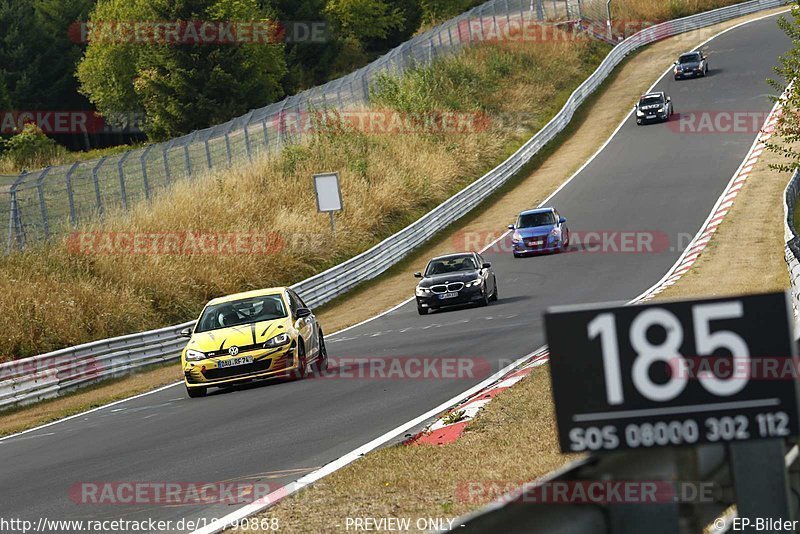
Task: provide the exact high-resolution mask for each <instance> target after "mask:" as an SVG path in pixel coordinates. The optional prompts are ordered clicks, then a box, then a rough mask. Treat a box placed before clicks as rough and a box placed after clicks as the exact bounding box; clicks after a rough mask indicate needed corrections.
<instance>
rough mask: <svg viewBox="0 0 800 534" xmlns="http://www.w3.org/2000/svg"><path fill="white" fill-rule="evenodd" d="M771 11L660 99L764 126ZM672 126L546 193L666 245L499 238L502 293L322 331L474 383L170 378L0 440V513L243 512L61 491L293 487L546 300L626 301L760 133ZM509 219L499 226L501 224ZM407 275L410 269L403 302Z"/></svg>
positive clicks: (595, 224) (445, 395) (358, 349)
mask: <svg viewBox="0 0 800 534" xmlns="http://www.w3.org/2000/svg"><path fill="white" fill-rule="evenodd" d="M775 20H776V17H770V18H768V19H764V20H761V21H758V22H754V23H752V24H748V25H745V26H743V27H740V28H738V29H736V30H733V31H730V32H728V33H725V34H723V35H722V36H720V37H719V38H717V39H715V40H713V41H711V42H710V43H708V44H707V45H706V46H704V50H706V51H707V52H708V55H709V56H710V57H709V64H710V66H711V69H712V70H711V72H710V74H709V76H708V77H707V78H701V79H695V80H685V81H680V82H675V81H673V79H672V76H671V75H669V76H667V77H665V78H664V79H663V80H662V81H661V82H660V83H659V84H658V86H657V89H659V90H666V91H667V92H668V93H669V94H670V96H671V97H672V101H673V103H674V106H675V111H676V113H687V112H692V111H701V112H702V111H708V112H723V113H727V112H733V111H736V112H759V113H761V115H760V119H759V120H758V121H757V122H758V124H759V125H760V124H761V122H763V120H764V117H765V114H766V112H768V111H769V109H770V108H771V107H772V103H771V101H770V100H769V98H768V95H769V94H770V93H771V89H770V88H769V87H768V85H767V84H766V83H765V81H764V80H765V79H766V78H768V77H770V76H772V75H773V72H772V66H773V65H774V64H776V63H777V57H778V56H779V55H780V54H782V53H784V52H785V51H786V50H788V48H789V47H790V44H791V43H790V41H789V39H787V38H786V37H785V36H784V35H783V33H782V32H781V31H780V30H779V28H778V27H777V25H776V24H775ZM667 66H668V65H664V68H665V69H666V68H667ZM631 104H632V103H631ZM679 120H680V119H679V118H678V117H675V118H673V121H672V122H671V123H669V124H653V125H647V126H637V125H636V123H635V120H634V119H633V117H631V118H629V119H628V121H627V122H626V124H625V125H624V127H622V128H621V129H620V130H619V132H618V133H617V134H616V136H615V137H614V139H613V140H612V141H611V142H610V143H609V144H608V145H607V146H606V148H605V150H604V151H603V152H602V153H601V154H599V155H598V157H596V158H595V159H594V160H593V161H592V162H591V163H590V164H589V165H588V166H587V167H586V168H585V169H584V170H583V171H582V172H581V173H580V174H579V175H578V176H577V177H576V178H575V179H574V180H572V181H571V182H570V183H569V184H568V185H567V186H566V187H564V188H563V189H562V190H561V191H560V192H559V193H558V195H556V197H555V198H554V199H553V201H552V204H553V205H555V206H556V207H557V208H558V209H559V211H560V212H561V213H562V215H564V216H565V217H567V219H568V224H569V226H570V229H571V230H572V232H573V234H576V235H579V234H580V233H586V232H592V231H594V232H612V231H629V232H639V233H640V234H639V235H642V234H641V233H647V232H655V233H656V234H655V239H654V241H653V243H654V244H655V246H657V247H658V248H662V247H661V245H662V244H665V246H664V247H663V250H659V251H658V252H645V251H641V252H638V253H637V252H625V253H622V252H613V251H608V252H605V253H602V252H591V251H590V250H587V249H596V248H597V243H596V242H595V243H592V242H590V243H588V244H586V243H584V244H583V245H581V246H577V247H576V250H574V251H571V252H567V253H562V254H555V255H549V256H541V257H531V258H523V259H514V258H512V256H511V254H510V252H507V250H508V249H507V248H506V251H500V252H488V253H486V254H485V257H486V259H487V260H488V261H491V262H492V264H493V266H494V268H495V271H496V273H497V278H498V285H499V288H500V301H499V302H496V303H493V304H491V305H490V306H489V307H486V308H461V309H454V310H451V311H440V312H437V313H434V314H431V315H428V316H425V317H421V316H418V315H417V311H416V309H415V307H414V304H413V303H410V304H407V305H405V306H403V307H401V308H399V309H398V310H396V311H394V312H392V313H390V314H387V315H385V316H383V317H381V318H379V319H376V320H374V321H371V322H369V323H366V324H364V325H361V326H359V327H357V328H354V329H351V330H349V331H346V332H344V333H342V334H340V335H338V336H333V337H329V339H328V348H329V353H330V356H331V357H332V358H333V359H337V358H359V357H371V358H390V357H416V358H419V357H424V358H430V359H440V358H458V359H464V358H468V359H471V358H475V360H468V361H475V362H478V363H479V364H480V362H486V363H487V368H482V367H481V366H480V365H477V367H476V368H475V369H476V371H477V372H476V373H475V376H474V377H473V378H466V377H461V378H447V379H436V378H423V379H370V378H346V377H339V375H338V374H337V372H336V371H335V370H334V371H333V372H332V373H331V376H330V378H323V379H314V380H306V381H302V382H285V383H275V384H269V385H258V386H256V387H253V386H248V387H241V388H237V389H235V390H233V391H224V392H223V391H219V390H212V392H211V394H210V395H209V397H207V398H204V399H193V400H190V399H188V398H187V397H186V394H185V392H184V389H183V386H176V387H171V388H167V389H165V390H163V391H160V392H158V393H155V394H151V395H146V396H143V397H140V398H137V399H134V400H131V401H128V402H125V403H122V404H118V405H116V406H112V407H109V408H105V409H102V410H99V411H96V412H93V413H91V414H88V415H86V416H82V417H78V418H75V419H72V420H69V421H66V422H64V423H59V424H56V425H52V426H49V427H47V428H44V429H41V430H37V431H35V432H31V433H28V434H24V435H22V436H18V437H13V438H10V439H7V440H5V441H0V464H1V465H2V466H3V467H2V469H0V487H2V488H3V491H2V499H0V517H4V518H26V519H31V520H33V521H34V522H35V521H38V519H39V518H40V517H45V518H49V519H120V518H121V519H130V520H134V519H136V520H142V519H147V518H154V519H172V520H178V519H181V518H198V517H206V518H212V517H222V516H223V515H225V514H227V513H230V512H232V511H233V510H235V509H236V508H238V506H236V505H211V506H164V505H157V504H154V505H149V506H148V505H85V504H76V503H75V502H73V501H72V500H71V499H70V493H69V491H70V488H73V487H75V486H74V485H75V484H77V483H80V482H111V481H114V482H164V481H182V482H197V483H200V482H212V481H223V480H244V481H248V482H255V481H260V482H266V483H271V484H276V485H279V484H285V483H288V482H291V481H292V480H296V479H297V478H299V477H300V476H302V475H303V474H306V473H307V472H309V471H311V470H313V469H315V468H316V467H318V466H321V465H323V464H325V463H327V462H329V461H331V460H334V459H336V458H338V457H340V456H342V455H343V454H345V453H347V452H349V451H351V450H353V449H355V448H357V447H359V446H361V445H363V444H364V443H366V442H368V441H370V440H372V439H374V438H376V437H378V436H380V435H382V434H384V433H385V432H388V431H389V430H391V429H393V428H395V427H397V426H399V425H400V424H402V423H404V422H406V421H408V420H411V419H413V418H414V417H417V416H419V415H420V414H422V413H424V412H426V411H428V410H430V409H432V408H433V407H435V406H437V405H438V404H440V403H442V402H444V401H446V400H447V399H449V398H451V397H453V396H455V395H457V394H458V393H460V392H462V391H464V390H466V389H467V388H469V387H470V386H472V385H474V384H476V383H478V382H480V381H481V380H483V379H484V378H486V376H488V374H489V372H490V370H489V369H488V367H491V372H493V371H496V370H497V369H499V368H500V367H501V366H502V365H506V364H508V363H510V362H511V361H513V360H515V359H517V358H519V357H521V356H523V355H525V354H527V353H529V352H531V351H533V350H535V349H537V348H538V347H540V346H541V345H542V344H543V343H544V339H543V333H542V328H541V325H542V312H543V311H544V310H545V308H547V307H548V306H550V305H554V304H569V303H586V302H598V301H621V300H629V299H631V298H633V297H635V296H637V295H638V294H640V293H641V292H642V291H644V290H645V289H647V288H648V287H650V286H651V285H653V284H654V283H655V282H657V281H658V280H659V279H660V278H661V277H662V276H663V275H664V273H665V272H666V271H667V270H668V269H669V267H670V266H671V265H672V264H673V263H674V262H675V261H676V260H677V258H678V257H679V255H680V252H681V249H682V248H683V247H685V246H686V245H687V244H688V241H689V236H691V235H693V234H694V233H696V231H697V230H698V229H699V227H700V226H701V224H702V223H703V221H704V220H705V218H706V217H707V215H708V213H709V211H710V210H711V208H712V206H713V204H714V202H715V201H716V199H717V197H718V196H719V195H720V193H721V192H722V190H723V189H724V187H725V185H726V184H727V182H728V181H729V180H730V178H731V176H732V175H733V173H734V172H735V171H736V169H737V167H738V166H739V164H740V163H741V161H742V159H743V158H744V156H745V154H746V153H747V150H748V149H749V147H750V145H751V144H752V142H753V140H754V138H755V135H756V131H755V129H754V130H753V131H747V132H743V133H735V134H734V133H706V134H700V133H697V134H689V133H685V132H684V133H681V132H680V131H679V129H678V125H679V124H680V122H679ZM531 207H534V206H531ZM511 222H512V221H500V222H498V224H499V228H498V230H501V229H503V228H505V225H506V224H508V223H511ZM776 231H779V230H777V229H776ZM644 235H652V234H644ZM667 241H668V243H667ZM501 248H505V247H501ZM422 267H424V265H419V268H420V269H421V268H422ZM414 283H415V281H414V280H413V279H409V281H408V288H409V296H410V295H411V292H412V291H413V286H414ZM323 327H324V325H323ZM337 378H339V379H337Z"/></svg>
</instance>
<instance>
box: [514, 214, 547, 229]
mask: <svg viewBox="0 0 800 534" xmlns="http://www.w3.org/2000/svg"><path fill="white" fill-rule="evenodd" d="M555 223H556V216H555V215H554V214H553V212H552V211H546V212H543V213H523V214H522V215H520V216H519V219H518V220H517V228H534V227H536V226H545V225H548V224H555Z"/></svg>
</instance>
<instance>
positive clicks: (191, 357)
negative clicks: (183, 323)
mask: <svg viewBox="0 0 800 534" xmlns="http://www.w3.org/2000/svg"><path fill="white" fill-rule="evenodd" d="M205 359H206V355H205V354H203V353H202V352H200V351H199V350H191V349H190V350H187V351H186V361H187V362H197V361H200V360H205Z"/></svg>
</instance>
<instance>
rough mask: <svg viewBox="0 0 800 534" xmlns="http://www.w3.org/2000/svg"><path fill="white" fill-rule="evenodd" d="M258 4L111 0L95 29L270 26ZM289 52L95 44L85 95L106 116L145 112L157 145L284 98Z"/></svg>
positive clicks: (275, 47)
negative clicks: (121, 24)
mask: <svg viewBox="0 0 800 534" xmlns="http://www.w3.org/2000/svg"><path fill="white" fill-rule="evenodd" d="M271 15H272V14H271V13H268V12H267V10H266V9H264V8H263V7H261V6H259V4H258V3H257V1H256V0H177V1H176V0H140V1H138V2H130V0H108V1H107V2H102V3H100V4H98V5H97V8H96V9H95V11H94V12H93V13H92V15H91V19H90V20H91V22H92V23H93V24H95V25H102V24H103V23H104V22H112V21H193V20H194V21H197V20H202V21H221V22H222V21H268V20H271V19H272V18H273V17H272V16H271ZM285 74H286V61H285V58H284V54H283V45H282V44H277V43H270V44H265V43H247V44H241V43H237V44H225V43H220V44H207V43H202V44H197V43H193V44H178V45H176V44H167V43H154V42H149V41H148V42H146V43H141V42H125V41H123V40H120V39H117V40H113V39H97V40H95V41H92V40H91V37H90V42H89V45H88V47H87V49H86V53H85V55H84V57H83V59H82V61H81V62H80V64H79V65H78V74H77V75H78V80H79V81H80V88H81V91H82V92H83V93H84V94H85V95H87V96H88V98H89V100H90V101H91V102H92V103H93V104H94V105H95V106H97V109H98V110H99V111H100V112H101V113H102V114H103V115H104V116H114V115H115V114H127V113H130V112H132V111H143V112H144V113H145V115H146V117H147V122H146V125H145V130H146V132H147V134H148V135H149V136H150V138H151V139H153V140H160V139H165V138H169V137H174V136H178V135H181V134H184V133H187V132H189V131H191V130H193V129H197V128H203V127H206V126H209V125H213V124H218V123H221V122H224V121H226V120H229V119H231V118H233V117H235V116H238V115H241V114H244V113H245V112H247V111H248V110H249V109H252V108H255V107H260V106H264V105H267V104H269V103H271V102H274V101H275V100H277V99H278V98H280V97H281V96H282V95H283V89H282V87H281V79H282V78H283V77H284V75H285Z"/></svg>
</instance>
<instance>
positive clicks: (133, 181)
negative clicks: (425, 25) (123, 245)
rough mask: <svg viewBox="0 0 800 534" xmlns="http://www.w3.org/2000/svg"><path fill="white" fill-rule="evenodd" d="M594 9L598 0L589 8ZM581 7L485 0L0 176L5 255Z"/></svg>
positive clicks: (567, 1) (287, 138) (267, 146)
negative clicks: (299, 77)
mask: <svg viewBox="0 0 800 534" xmlns="http://www.w3.org/2000/svg"><path fill="white" fill-rule="evenodd" d="M591 1H602V0H591ZM586 3H587V2H585V1H584V2H583V3H582V2H581V1H580V0H491V1H489V2H486V3H484V4H482V5H480V6H478V7H475V8H473V9H472V10H470V11H469V12H466V13H463V14H462V15H460V16H458V17H456V18H454V19H451V20H449V21H447V22H445V23H444V24H441V25H440V26H437V27H435V28H433V29H431V30H429V31H427V32H425V33H423V34H420V35H418V36H416V37H414V38H413V39H411V40H410V41H408V42H406V43H403V44H402V45H400V46H398V47H397V48H395V49H393V50H391V51H390V52H389V53H387V54H386V55H384V56H382V57H380V58H379V59H377V60H376V61H374V62H372V63H370V64H369V65H367V66H365V67H363V68H361V69H359V70H357V71H355V72H353V73H351V74H349V75H347V76H344V77H342V78H339V79H337V80H333V81H331V82H328V83H326V84H324V85H321V86H318V87H314V88H312V89H309V90H306V91H303V92H302V93H299V94H297V95H293V96H290V97H288V98H286V99H284V100H283V101H281V102H277V103H275V104H271V105H269V106H266V107H263V108H260V109H255V110H252V111H250V112H249V113H247V114H246V115H243V116H241V117H238V118H236V119H233V120H231V121H229V122H227V123H225V124H220V125H218V126H214V127H211V128H207V129H205V130H199V131H195V132H192V133H191V134H188V135H185V136H183V137H179V138H177V139H172V140H170V141H167V142H164V143H159V144H153V145H148V146H145V147H142V148H139V149H136V150H132V151H129V152H124V153H121V154H118V155H113V156H108V157H104V158H101V159H97V160H91V161H82V162H79V163H75V164H73V165H60V166H55V167H47V168H45V169H42V170H38V171H35V172H23V173H22V174H20V175H19V176H16V177H14V176H10V177H9V176H6V177H2V176H0V183H6V184H9V183H10V184H11V185H9V186H7V190H6V191H5V192H4V194H6V195H7V197H6V199H5V200H6V201H2V200H0V217H3V218H2V219H0V220H5V221H8V232H7V244H6V252H7V253H8V252H10V251H12V250H14V249H20V248H23V247H25V246H27V245H31V244H34V243H36V242H41V241H43V240H48V239H51V238H53V237H57V236H60V235H64V234H65V233H67V232H69V231H70V230H71V229H72V228H73V227H75V225H77V224H78V223H81V222H86V221H92V220H97V219H98V218H102V217H103V215H104V213H106V212H108V211H109V210H116V209H123V210H124V209H128V208H129V207H130V206H133V205H134V204H136V203H137V202H140V201H142V200H148V199H150V198H151V197H152V196H153V195H154V194H156V193H157V192H158V191H159V190H160V189H163V188H164V187H166V186H169V184H170V183H172V182H174V181H176V180H181V179H185V178H187V177H194V176H198V175H199V174H201V173H204V172H206V171H208V170H209V169H215V168H219V167H226V166H230V165H233V164H235V163H236V162H241V161H243V160H244V161H246V160H248V159H249V160H252V159H253V158H255V157H257V156H258V155H259V154H263V153H267V152H275V151H278V150H280V149H281V148H282V147H283V146H284V145H285V144H287V143H288V142H291V141H292V140H294V139H296V137H297V134H298V132H299V133H302V130H303V127H304V126H303V120H304V119H303V117H306V116H307V114H308V112H309V111H314V110H316V111H319V110H325V109H332V110H345V109H348V108H349V109H352V108H355V107H359V106H361V107H364V106H366V105H367V104H368V102H369V95H370V87H372V85H373V84H374V83H375V81H376V79H377V77H378V76H379V75H381V74H383V73H390V74H394V75H396V74H400V73H402V72H403V71H404V70H405V69H407V68H409V67H410V66H412V65H415V64H422V63H427V62H430V61H432V60H434V59H435V58H437V57H441V56H444V55H448V54H451V53H453V52H454V51H457V50H459V49H460V48H461V47H464V46H469V45H470V44H472V43H474V42H479V41H483V40H487V39H497V38H502V36H503V35H504V32H508V31H510V30H513V28H515V27H517V28H520V27H521V23H528V22H530V21H542V22H547V23H553V22H559V21H566V20H574V19H577V18H580V11H581V6H582V5H585V4H586Z"/></svg>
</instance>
